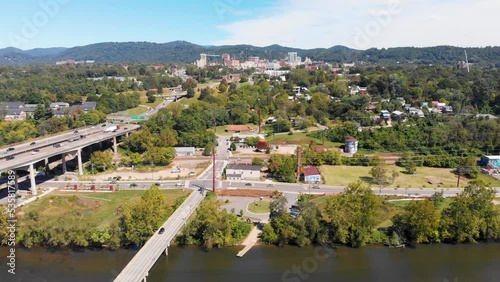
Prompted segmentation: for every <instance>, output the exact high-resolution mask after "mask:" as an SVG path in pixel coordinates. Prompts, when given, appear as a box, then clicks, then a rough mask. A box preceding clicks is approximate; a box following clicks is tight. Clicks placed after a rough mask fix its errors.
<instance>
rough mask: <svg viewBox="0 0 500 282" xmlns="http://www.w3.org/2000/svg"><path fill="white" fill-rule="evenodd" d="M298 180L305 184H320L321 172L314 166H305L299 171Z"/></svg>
mask: <svg viewBox="0 0 500 282" xmlns="http://www.w3.org/2000/svg"><path fill="white" fill-rule="evenodd" d="M300 180H301V181H304V182H305V183H316V184H317V183H319V182H321V172H320V171H319V169H318V168H317V167H315V166H305V167H302V169H301V174H300Z"/></svg>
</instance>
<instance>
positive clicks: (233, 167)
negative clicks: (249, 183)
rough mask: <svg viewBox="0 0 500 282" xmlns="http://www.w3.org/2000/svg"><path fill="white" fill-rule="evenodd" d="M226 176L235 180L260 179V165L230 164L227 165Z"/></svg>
mask: <svg viewBox="0 0 500 282" xmlns="http://www.w3.org/2000/svg"><path fill="white" fill-rule="evenodd" d="M226 178H227V180H233V181H240V180H260V166H258V165H241V164H239V165H237V164H229V165H227V166H226Z"/></svg>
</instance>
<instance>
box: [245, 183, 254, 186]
mask: <svg viewBox="0 0 500 282" xmlns="http://www.w3.org/2000/svg"><path fill="white" fill-rule="evenodd" d="M245 186H253V183H245Z"/></svg>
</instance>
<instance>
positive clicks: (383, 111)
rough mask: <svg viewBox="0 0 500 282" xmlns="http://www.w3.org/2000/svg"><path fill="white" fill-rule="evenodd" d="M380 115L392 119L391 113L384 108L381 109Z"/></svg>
mask: <svg viewBox="0 0 500 282" xmlns="http://www.w3.org/2000/svg"><path fill="white" fill-rule="evenodd" d="M380 117H381V118H383V119H390V118H391V113H390V112H389V111H387V110H382V111H380Z"/></svg>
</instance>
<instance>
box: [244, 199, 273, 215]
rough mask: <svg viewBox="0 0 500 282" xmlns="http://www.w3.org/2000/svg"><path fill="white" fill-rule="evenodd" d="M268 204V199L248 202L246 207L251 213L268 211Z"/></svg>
mask: <svg viewBox="0 0 500 282" xmlns="http://www.w3.org/2000/svg"><path fill="white" fill-rule="evenodd" d="M269 204H270V202H268V201H255V202H252V203H250V204H248V206H247V208H248V211H249V212H251V213H262V214H265V213H269V212H270V210H269Z"/></svg>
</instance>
